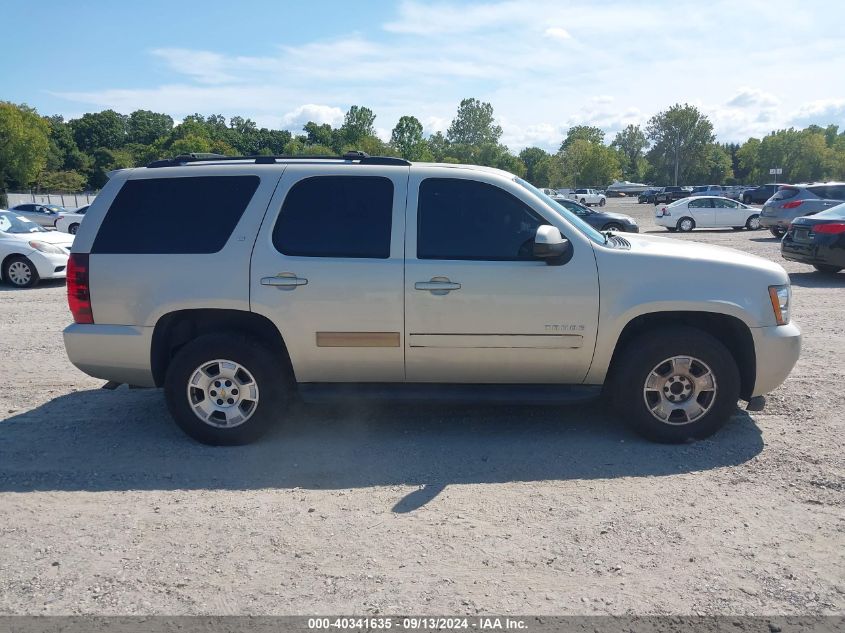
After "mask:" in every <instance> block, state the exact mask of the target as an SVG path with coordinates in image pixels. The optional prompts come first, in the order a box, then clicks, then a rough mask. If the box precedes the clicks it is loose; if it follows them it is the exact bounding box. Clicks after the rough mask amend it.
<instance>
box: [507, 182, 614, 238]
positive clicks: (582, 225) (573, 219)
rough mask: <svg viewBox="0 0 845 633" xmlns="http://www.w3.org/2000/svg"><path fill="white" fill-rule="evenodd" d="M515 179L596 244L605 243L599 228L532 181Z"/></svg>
mask: <svg viewBox="0 0 845 633" xmlns="http://www.w3.org/2000/svg"><path fill="white" fill-rule="evenodd" d="M513 180H514V182H516V183H517V184H518V185H520V186H522V187H523V188H525V189H527V190H528V191H530V192H531V193H533V194H534V195H536V196H537V197H538V198H540V199H541V200H542V201H543V202H545V203H546V204H548V205H549V206H550V207H552V209H554V210H555V211H557V212H558V213H559V214H560V215H562V216H563V217H564V218H566V220H567V221H568V222H569V223H570V224H572V225H574V226H575V228H577V229H578V230H579V231H581V232H582V233H583V234H584V235H586V236H587V237H589V238H590V239H591V240H593V241H594V242H595V243H596V244H605V243H606V242H607V240H606V239H605V237H604V235H602V234H601V233H599V232H598V231H597V230H595V229H594V228H593V227H591V226H590V225H589V224H587V223H586V222H584V220H582V219H581V218H579V217H578V216H577V215H575V214H574V213H572V212H571V211H569V210H568V209H566V208H565V207H564V206H563V205H561V204H559V203H558V202H557V201H556V200H554V199H553V198H549V196H547V195H546V194H544V193H543V192H542V191H540V190H539V189H537V187H535V186H534V185H532V184H531V183H528V182H526V181H524V180H523V179H522V178H514V179H513Z"/></svg>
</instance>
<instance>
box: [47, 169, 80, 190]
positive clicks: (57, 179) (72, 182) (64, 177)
mask: <svg viewBox="0 0 845 633" xmlns="http://www.w3.org/2000/svg"><path fill="white" fill-rule="evenodd" d="M87 181H88V177H87V176H86V175H85V174H80V173H79V172H78V171H45V172H44V173H43V174H41V175H40V176H39V178H38V188H39V189H42V190H44V191H67V192H71V193H73V192H75V191H82V190H83V189H84V188H85V183H86V182H87Z"/></svg>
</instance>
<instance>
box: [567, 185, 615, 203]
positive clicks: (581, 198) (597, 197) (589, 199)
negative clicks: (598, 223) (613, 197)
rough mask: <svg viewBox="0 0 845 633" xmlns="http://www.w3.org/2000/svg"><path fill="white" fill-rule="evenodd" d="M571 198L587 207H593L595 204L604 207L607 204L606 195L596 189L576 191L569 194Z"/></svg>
mask: <svg viewBox="0 0 845 633" xmlns="http://www.w3.org/2000/svg"><path fill="white" fill-rule="evenodd" d="M569 197H570V198H572V199H573V200H577V201H578V202H580V203H581V204H583V205H584V206H587V207H591V206H593V205H594V204H597V205H598V206H600V207H603V206H604V205H605V204H606V203H607V198H606V197H605V195H604V194H603V193H599V192H598V191H596V190H595V189H576V190H575V191H574V192H573V193H570V194H569Z"/></svg>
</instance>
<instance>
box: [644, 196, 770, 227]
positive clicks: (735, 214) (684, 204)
mask: <svg viewBox="0 0 845 633" xmlns="http://www.w3.org/2000/svg"><path fill="white" fill-rule="evenodd" d="M654 221H655V223H656V224H659V225H660V226H665V227H666V228H667V229H669V230H670V231H681V232H687V231H692V230H693V229H704V228H707V229H718V228H732V229H735V230H737V231H738V230H739V229H742V228H746V229H748V230H749V231H756V230H757V229H759V228H760V210H759V209H755V208H754V207H749V206H748V205H747V204H742V203H741V202H737V201H736V200H731V199H730V198H719V197H714V196H695V197H690V198H681V199H680V200H676V201H675V202H673V203H672V204H669V205H661V206H658V207H656V208H655V211H654Z"/></svg>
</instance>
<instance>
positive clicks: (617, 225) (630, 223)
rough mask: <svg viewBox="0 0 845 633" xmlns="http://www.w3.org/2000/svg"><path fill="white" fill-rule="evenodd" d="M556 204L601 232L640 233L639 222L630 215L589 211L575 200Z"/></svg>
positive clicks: (561, 201) (557, 200) (559, 201)
mask: <svg viewBox="0 0 845 633" xmlns="http://www.w3.org/2000/svg"><path fill="white" fill-rule="evenodd" d="M555 202H557V203H558V204H559V205H560V206H562V207H563V208H564V209H566V210H567V211H571V212H572V213H574V214H575V215H577V216H578V217H579V218H581V219H582V220H584V222H586V223H587V224H589V225H590V226H592V227H594V228H597V229H599V230H600V231H624V232H625V233H639V232H640V227H639V226H637V221H636V220H635V219H634V218H632V217H631V216H630V215H624V214H622V213H613V212H611V211H605V210H603V209H601V210H596V209H588V208H587V207H585V206H584V205H582V204H579V203H577V202H575V201H574V200H560V199H555Z"/></svg>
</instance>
